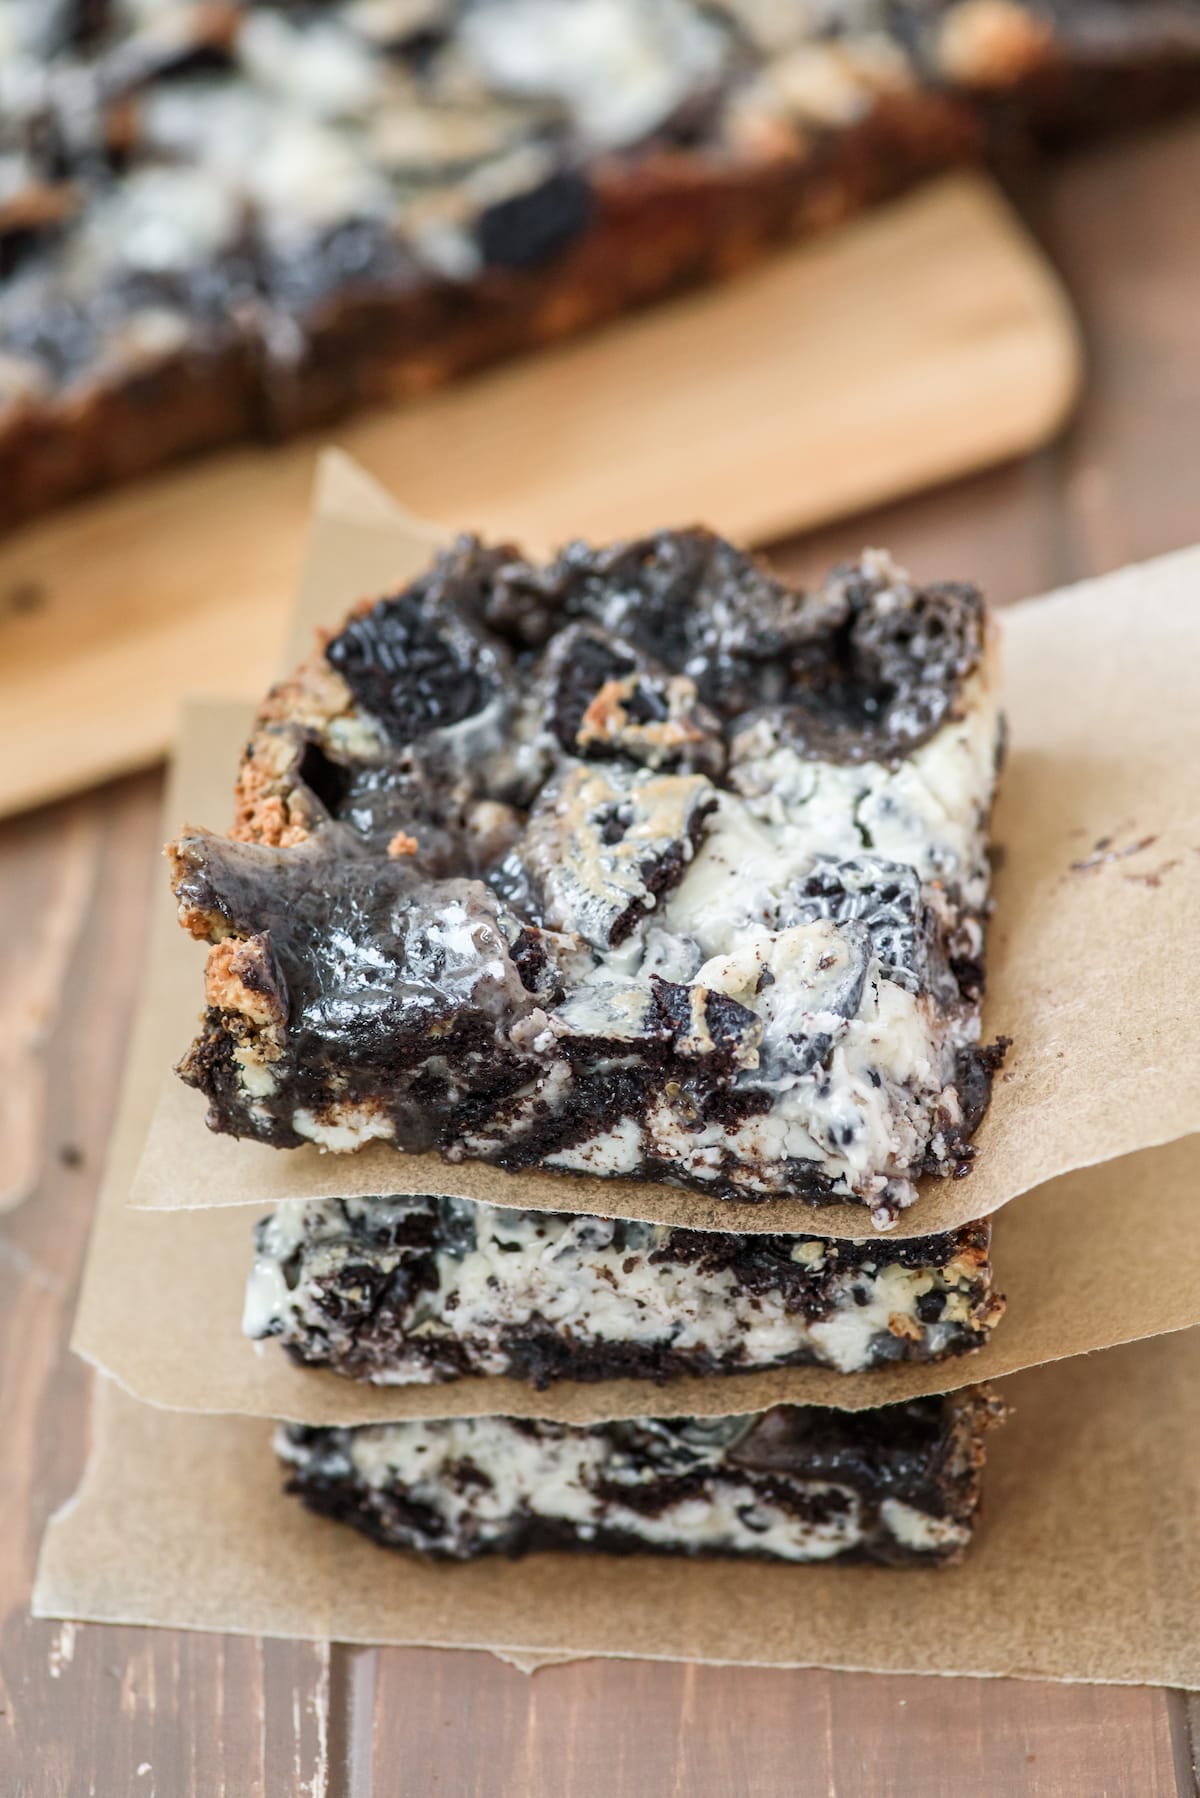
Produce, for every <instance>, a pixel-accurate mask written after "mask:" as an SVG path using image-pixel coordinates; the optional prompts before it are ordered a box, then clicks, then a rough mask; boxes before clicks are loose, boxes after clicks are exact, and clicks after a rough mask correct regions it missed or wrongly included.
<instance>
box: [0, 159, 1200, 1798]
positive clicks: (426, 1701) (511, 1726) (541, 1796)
mask: <svg viewBox="0 0 1200 1798" xmlns="http://www.w3.org/2000/svg"><path fill="white" fill-rule="evenodd" d="M1198 193H1200V127H1197V126H1188V127H1186V128H1184V129H1182V130H1180V129H1175V130H1172V131H1170V132H1168V133H1167V134H1165V135H1163V136H1161V137H1157V138H1153V139H1148V140H1142V141H1140V142H1138V143H1136V144H1133V145H1125V146H1122V147H1120V148H1119V149H1109V150H1106V151H1104V152H1102V153H1099V154H1094V155H1089V156H1087V157H1083V158H1079V159H1076V160H1074V161H1072V162H1070V163H1068V164H1064V165H1062V166H1060V167H1059V168H1058V169H1057V170H1056V171H1055V173H1054V174H1053V175H1052V177H1051V178H1050V179H1049V180H1048V181H1047V182H1045V183H1044V184H1043V185H1042V187H1041V188H1040V191H1039V192H1038V193H1037V195H1036V198H1035V199H1034V200H1033V201H1032V203H1031V206H1030V216H1031V219H1032V221H1033V223H1034V225H1035V228H1036V229H1037V230H1038V231H1039V233H1040V234H1041V236H1042V237H1043V239H1044V241H1045V242H1046V244H1047V246H1048V247H1049V249H1050V251H1051V253H1052V255H1053V256H1054V258H1055V259H1056V261H1057V262H1058V265H1059V267H1060V268H1061V269H1062V271H1063V273H1064V275H1065V277H1066V280H1067V282H1068V284H1069V286H1070V288H1071V290H1072V292H1073V294H1074V296H1075V299H1076V301H1077V304H1078V306H1079V310H1080V313H1081V315H1082V318H1083V322H1084V327H1085V332H1086V335H1087V340H1088V345H1089V353H1090V382H1089V387H1088V396H1087V399H1086V402H1085V405H1084V407H1083V410H1082V413H1081V415H1080V417H1079V418H1078V420H1077V422H1076V424H1075V426H1074V428H1073V429H1072V430H1071V432H1070V434H1069V435H1068V437H1067V438H1066V440H1065V441H1064V442H1062V443H1061V444H1059V445H1058V446H1056V447H1054V448H1052V449H1050V450H1047V451H1045V452H1043V453H1041V454H1040V455H1038V456H1036V457H1033V458H1031V459H1030V460H1028V461H1026V462H1023V463H1021V464H1019V465H1017V466H1012V467H1009V468H1005V469H1002V470H1000V471H998V472H996V473H993V474H990V475H987V476H985V477H981V478H977V479H973V480H971V481H969V482H964V483H962V484H960V485H959V486H957V487H954V488H951V489H947V490H943V491H941V492H938V493H933V494H929V495H927V496H924V497H922V498H920V499H917V500H913V501H910V502H907V503H905V504H903V505H898V506H894V507H892V508H889V509H888V510H887V511H886V512H884V513H882V514H878V515H874V516H872V517H870V518H865V519H855V520H851V521H850V522H849V523H846V524H843V525H839V526H837V527H835V528H830V529H828V530H825V531H823V532H821V533H820V534H819V536H817V537H810V538H807V539H805V540H803V541H801V542H797V543H793V544H789V545H787V546H786V548H785V549H784V550H783V551H782V552H780V553H779V555H778V556H777V560H778V561H779V563H780V565H781V566H782V567H784V568H786V569H787V570H789V571H792V572H795V573H798V574H805V573H809V572H813V571H815V570H817V569H819V568H821V567H823V566H825V565H826V564H827V563H828V562H829V561H831V560H834V559H837V558H838V557H839V556H841V555H843V554H845V553H847V552H851V551H854V550H856V549H857V548H858V547H860V546H861V545H862V544H863V543H885V544H887V545H889V546H890V547H891V548H892V549H893V550H894V551H895V552H896V553H897V554H898V555H899V556H900V557H901V558H902V559H904V560H907V561H909V562H910V563H911V565H912V566H913V567H914V568H915V569H916V570H917V572H918V573H922V574H928V575H942V574H956V573H963V574H967V575H972V576H976V577H978V578H979V579H980V580H981V581H982V582H983V583H984V584H985V586H986V588H987V590H988V592H989V593H990V595H991V596H992V597H993V598H994V599H995V600H997V601H1001V602H1003V601H1006V600H1011V599H1015V598H1018V597H1020V596H1022V595H1025V594H1030V593H1036V592H1038V591H1041V590H1043V589H1045V588H1047V587H1051V586H1054V585H1056V584H1058V583H1060V582H1064V581H1070V580H1074V579H1076V578H1078V577H1080V576H1083V575H1087V574H1092V573H1099V572H1102V571H1103V570H1105V569H1109V568H1113V567H1116V566H1118V565H1119V564H1121V563H1123V562H1126V561H1131V560H1137V559H1139V558H1142V557H1146V556H1150V555H1154V554H1157V553H1158V552H1160V551H1164V550H1169V549H1174V548H1178V547H1180V546H1181V545H1183V544H1186V543H1189V542H1191V541H1193V540H1195V539H1196V538H1198V537H1200V229H1198V228H1197V219H1196V196H1197V194H1198ZM914 428H915V429H919V428H920V427H919V421H914ZM715 522H718V523H719V521H715ZM3 603H4V596H3V595H0V604H3ZM1097 722H1098V726H1100V725H1101V724H1102V721H1099V720H1098V721H1097ZM160 791H161V786H160V777H159V775H158V774H157V773H154V774H146V775H143V776H139V777H136V778H133V779H129V780H124V781H121V782H119V783H115V784H114V785H112V786H109V787H106V788H103V789H101V790H99V791H97V792H93V793H90V794H88V795H86V796H83V797H81V798H79V799H76V800H73V801H71V802H69V803H67V804H63V805H59V806H56V807H53V808H51V809H47V810H45V811H42V812H39V813H35V814H32V815H30V816H27V817H25V818H22V819H19V820H17V821H15V822H12V823H10V824H8V825H5V826H3V827H2V828H0V918H2V919H3V924H4V928H3V930H2V931H0V1183H8V1184H9V1185H11V1186H15V1187H16V1188H17V1189H18V1190H20V1191H21V1192H25V1191H28V1194H29V1196H28V1197H27V1198H25V1200H24V1202H23V1203H22V1204H20V1205H19V1206H18V1207H17V1209H15V1210H14V1211H12V1212H11V1213H9V1214H8V1215H7V1216H6V1217H4V1218H3V1219H2V1220H0V1793H2V1794H3V1798H84V1795H85V1794H95V1795H96V1798H191V1795H195V1798H252V1795H258V1794H262V1795H264V1798H368V1794H371V1795H373V1798H425V1795H426V1794H431V1795H432V1794H446V1795H449V1798H460V1795H461V1798H467V1795H469V1794H470V1795H486V1798H493V1795H495V1798H510V1795H524V1794H529V1795H531V1798H659V1795H660V1794H663V1795H665V1794H675V1795H678V1798H742V1795H746V1798H751V1795H752V1798H809V1795H810V1794H811V1795H812V1798H816V1795H818V1794H820V1795H821V1798H883V1795H884V1794H888V1795H889V1798H942V1795H945V1798H952V1795H953V1798H987V1795H990V1794H999V1793H1029V1794H1056V1795H1063V1798H1066V1795H1071V1798H1074V1795H1077V1794H1078V1795H1083V1798H1099V1795H1101V1794H1104V1795H1106V1798H1118V1795H1121V1798H1124V1795H1128V1798H1148V1795H1156V1794H1169V1795H1172V1798H1175V1795H1180V1798H1182V1795H1186V1798H1197V1794H1200V1777H1198V1773H1197V1765H1196V1760H1197V1749H1198V1748H1200V1711H1198V1709H1197V1705H1196V1701H1195V1699H1189V1698H1187V1697H1186V1696H1185V1695H1183V1694H1181V1693H1175V1692H1168V1691H1159V1690H1152V1689H1148V1688H1142V1687H1088V1686H1063V1685H1052V1684H1038V1683H1034V1682H1028V1681H1017V1680H968V1679H961V1680H941V1679H920V1678H899V1677H872V1676H869V1675H852V1674H829V1673H822V1672H771V1671H763V1670H757V1669H750V1668H745V1669H718V1668H697V1667H684V1666H675V1665H670V1664H650V1663H636V1662H604V1661H588V1662H580V1663H576V1664H573V1665H567V1666H563V1667H560V1668H550V1669H547V1670H545V1671H543V1672H541V1673H539V1674H538V1675H537V1676H536V1677H535V1678H533V1679H529V1678H527V1677H526V1676H525V1675H523V1674H521V1673H519V1672H517V1671H516V1670H515V1669H513V1668H511V1667H509V1666H506V1665H504V1664H503V1663H502V1662H500V1661H498V1660H495V1659H493V1658H492V1657H490V1656H488V1655H486V1654H470V1653H447V1652H435V1651H425V1650H400V1649H387V1650H381V1651H376V1650H362V1649H345V1648H340V1647H330V1646H329V1645H328V1644H326V1643H288V1642H272V1641H254V1640H247V1639H239V1638H236V1637H218V1636H202V1635H188V1634H184V1633H172V1632H168V1631H161V1630H159V1631H155V1630H136V1629H114V1628H108V1627H103V1628H101V1627H87V1626H80V1627H74V1626H71V1625H61V1624H53V1623H44V1622H33V1621H32V1620H31V1619H30V1617H29V1614H28V1609H27V1606H28V1597H29V1591H30V1587H31V1583H32V1578H33V1569H34V1562H35V1558H36V1554H37V1548H38V1543H39V1539H40V1537H41V1532H42V1527H43V1524H44V1522H45V1520H46V1517H47V1516H48V1515H49V1513H50V1512H51V1511H52V1510H53V1509H54V1508H55V1507H57V1506H58V1505H60V1504H61V1503H63V1501H64V1500H65V1499H67V1498H68V1497H69V1495H70V1494H71V1493H72V1491H73V1490H74V1489H75V1487H76V1485H77V1483H78V1480H79V1477H80V1474H81V1471H82V1469H83V1466H84V1463H85V1460H86V1457H87V1452H88V1435H89V1389H90V1385H91V1377H90V1375H89V1373H88V1371H87V1369H86V1368H85V1367H84V1366H83V1365H81V1364H80V1363H78V1362H77V1361H75V1360H74V1358H73V1357H72V1356H71V1354H70V1353H69V1351H68V1350H67V1347H66V1341H67V1336H68V1332H69V1327H70V1319H71V1314H72V1310H73V1307H74V1300H75V1292H76V1287H77V1284H78V1279H79V1272H80V1265H81V1261H82V1257H83V1253H84V1247H85V1243H86V1237H87V1228H88V1220H89V1216H90V1211H91V1206H92V1201H93V1197H94V1194H95V1190H96V1184H97V1179H98V1176H99V1172H100V1167H101V1161H102V1157H103V1154H104V1144H105V1136H106V1132H107V1129H108V1125H109V1119H110V1117H111V1113H112V1108H113V1102H114V1097H115V1092H116V1085H117V1080H118V1076H119V1070H120V1062H121V1055H122V1049H123V1045H124V1041H125V1037H126V1032H127V1028H128V1023H129V1018H130V1015H131V1008H132V1003H133V998H134V991H135V986H136V982H137V977H138V969H139V961H140V957H141V947H142V921H143V918H144V915H145V907H146V901H147V894H148V891H149V883H150V882H151V880H157V879H160V878H162V875H161V868H160V864H159V863H158V862H157V860H156V857H155V854H154V850H155V848H156V843H157V835H158V807H159V801H160ZM913 1596H914V1601H915V1602H917V1603H919V1588H918V1582H917V1581H916V1580H914V1586H913Z"/></svg>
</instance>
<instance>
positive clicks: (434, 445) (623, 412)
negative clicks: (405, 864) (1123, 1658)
mask: <svg viewBox="0 0 1200 1798" xmlns="http://www.w3.org/2000/svg"><path fill="white" fill-rule="evenodd" d="M1077 376H1078V356H1077V344H1076V337H1075V330H1074V325H1073V323H1072V320H1071V318H1070V315H1069V312H1068V310H1067V308H1066V305H1065V302H1064V300H1063V297H1062V294H1061V291H1060V289H1059V287H1058V284H1057V282H1056V280H1055V278H1054V276H1053V274H1052V273H1051V272H1050V270H1049V268H1048V266H1047V265H1046V264H1044V263H1043V262H1042V261H1041V260H1040V258H1039V256H1038V254H1037V252H1036V249H1035V247H1034V246H1033V245H1032V243H1031V242H1030V240H1029V239H1028V238H1027V237H1026V236H1025V235H1024V234H1023V232H1022V231H1021V230H1020V228H1019V227H1018V226H1017V224H1016V222H1015V220H1014V218H1013V216H1012V215H1011V214H1010V213H1009V212H1008V211H1007V209H1006V208H1005V206H1004V203H1003V202H1002V201H1001V200H1000V199H999V197H998V195H997V194H996V193H995V191H994V190H993V189H991V188H989V187H988V186H986V185H985V184H984V183H982V182H981V181H980V180H979V179H978V178H976V177H974V176H965V175H964V176H955V177H952V178H950V179H949V180H947V181H946V182H944V183H939V184H937V185H935V186H933V187H930V188H928V189H925V190H922V191H921V192H919V193H918V194H916V195H914V196H912V197H910V198H909V199H906V200H904V201H901V202H899V203H898V204H897V205H896V206H894V207H890V208H888V209H886V210H884V211H881V212H878V213H874V214H872V215H870V216H869V217H867V218H865V219H863V220H862V221H861V222H859V223H856V224H854V225H852V226H850V227H848V228H847V229H846V230H844V231H842V232H839V233H838V234H836V235H835V236H833V237H831V238H829V239H828V240H826V241H822V242H818V243H815V244H813V245H810V246H808V247H807V248H804V249H801V250H798V251H792V252H789V253H788V254H786V255H783V256H780V257H778V258H775V259H772V260H770V261H769V262H767V263H765V264H764V265H763V266H762V267H761V268H759V269H755V270H753V271H751V272H750V273H748V274H747V275H745V276H743V277H742V278H740V279H739V280H737V281H735V282H732V283H730V284H729V285H728V286H724V287H721V288H718V289H715V290H713V291H711V292H708V293H704V294H701V295H697V296H694V297H691V298H688V299H684V300H681V301H678V302H675V303H674V304H672V305H670V306H668V307H665V308H662V309H659V310H655V311H652V312H650V313H647V314H644V315H642V316H638V317H635V318H631V319H629V320H626V321H624V322H623V323H621V324H620V325H618V326H616V327H614V328H612V329H610V330H608V331H604V332H601V333H600V334H599V335H597V336H594V337H591V338H587V339H585V340H583V341H581V342H579V343H575V344H570V345H568V346H566V347H564V348H562V349H558V350H555V351H553V352H551V353H549V354H547V355H545V356H542V357H540V358H534V359H532V360H529V361H525V362H521V363H518V364H514V365H513V366H512V367H509V368H503V369H500V370H498V371H495V372H493V373H491V374H488V375H485V376H482V377H480V378H478V379H476V380H473V381H469V382H466V383H463V384H462V385H460V386H457V387H454V388H451V389H449V390H447V391H446V392H445V393H441V394H437V395H434V396H432V397H430V398H428V399H425V400H422V401H420V402H419V403H415V404H412V405H410V406H407V407H405V408H404V409H403V410H396V411H392V412H389V413H386V414H376V415H374V416H369V417H366V418H359V419H356V420H354V421H351V422H350V423H348V424H347V425H346V426H345V427H344V429H343V430H341V431H340V433H339V439H340V441H341V442H342V443H343V445H344V447H345V448H346V449H348V450H350V451H351V452H352V453H353V454H354V455H355V456H357V457H358V458H359V459H360V460H361V461H362V462H363V463H364V464H365V465H366V466H367V467H368V468H370V469H372V470H373V472H375V473H376V474H377V475H378V476H379V477H380V478H381V479H382V480H383V481H384V482H385V483H386V484H387V485H388V486H389V487H391V488H392V489H393V490H394V491H395V492H396V493H398V494H400V495H401V496H402V497H403V498H404V499H405V501H406V502H407V504H408V505H409V506H410V507H412V508H413V509H414V510H415V511H417V512H419V513H423V514H424V515H425V516H427V517H429V518H434V519H444V520H446V521H447V522H448V523H450V524H451V525H457V524H459V523H460V522H462V521H469V522H470V523H471V525H472V526H473V527H475V528H477V529H481V530H483V531H484V532H485V533H488V532H492V533H496V534H504V533H511V534H513V535H515V536H516V537H517V538H518V539H519V540H520V541H523V542H525V543H527V544H529V545H531V546H533V547H537V546H545V547H548V546H550V545H552V544H554V543H557V542H560V541H562V540H564V539H566V538H567V537H570V536H572V535H576V536H589V535H590V536H594V537H597V538H600V539H604V538H606V537H613V536H617V535H621V534H629V533H636V532H638V531H640V530H645V529H652V528H655V527H656V526H658V525H660V524H662V523H664V522H677V523H689V522H691V520H692V519H694V518H697V517H716V516H718V515H719V516H720V517H721V519H722V523H723V527H724V529H725V530H726V531H728V532H729V533H730V534H731V535H733V536H736V537H741V538H743V539H746V540H751V539H755V540H761V539H763V538H765V537H767V536H771V535H778V534H779V533H780V532H781V531H783V530H787V529H795V528H798V527H800V526H803V525H807V524H810V523H812V522H813V521H814V520H819V519H824V518H829V517H831V516H834V515H836V514H838V513H842V512H846V511H849V510H852V509H853V508H854V507H855V506H859V505H863V504H865V503H868V502H870V501H873V500H877V499H879V498H881V497H884V496H887V495H892V494H896V493H902V492H908V491H911V490H913V489H914V488H917V487H920V486H921V485H922V484H924V483H927V482H929V481H931V480H941V479H944V478H946V476H947V475H950V474H956V473H959V472H961V471H962V470H964V469H968V468H976V467H979V466H981V465H986V464H988V463H991V462H995V461H997V460H999V459H1001V458H1003V457H1004V456H1008V455H1013V454H1015V453H1016V452H1017V451H1020V450H1026V449H1028V448H1029V447H1030V446H1031V445H1032V444H1035V443H1040V442H1042V441H1044V440H1045V438H1046V437H1047V436H1048V435H1049V434H1050V433H1051V432H1053V431H1054V430H1055V429H1057V428H1058V426H1059V425H1060V424H1061V422H1062V419H1063V417H1064V415H1065V413H1066V411H1067V409H1068V407H1069V405H1070V404H1071V401H1072V399H1073V397H1074V394H1075V391H1076V385H1077ZM313 455H314V445H313V444H312V443H311V442H300V443H296V444H293V445H290V446H288V447H286V448H284V449H279V450H273V451H264V450H250V449H247V450H241V451H238V452H236V453H233V454H229V455H222V456H218V457H216V458H215V459H211V460H207V461H204V462H202V463H200V464H198V465H197V466H195V467H193V468H186V469H183V470H180V471H177V472H174V473H171V474H168V475H165V476H163V477H161V478H159V479H156V480H152V481H148V482H146V483H144V484H142V485H139V486H136V487H133V488H131V489H129V490H127V491H123V492H119V493H117V494H115V495H112V496H109V497H105V498H103V499H100V500H98V501H94V502H91V503H89V504H85V505H83V506H79V507H75V508H73V509H71V510H69V511H67V512H65V513H63V514H61V515H57V516H54V517H51V518H50V519H48V520H46V521H44V522H43V523H40V524H38V525H36V526H34V527H33V528H32V529H30V530H27V531H24V532H22V533H20V534H19V535H18V536H16V537H14V538H13V539H11V540H10V541H8V542H6V543H4V544H3V545H0V812H2V811H11V810H14V809H16V808H17V807H18V806H20V805H23V804H29V803H32V802H34V801H36V800H39V799H46V798H49V797H51V796H53V795H56V794H59V793H62V792H65V791H69V790H71V789H72V788H74V787H77V786H79V785H81V784H85V783H86V782H87V781H89V780H95V779H98V778H102V777H104V776H106V775H109V774H113V773H116V772H119V771H121V770H124V769H128V768H130V767H134V766H137V765H139V764H144V763H146V762H149V761H152V760H154V759H155V758H156V757H158V756H160V755H161V754H162V752H163V750H164V748H165V746H166V744H167V742H168V741H169V739H170V735H171V732H172V730H173V728H174V724H175V716H176V711H177V707H178V703H179V699H180V697H181V696H182V694H183V693H184V692H186V691H196V690H197V689H199V690H204V689H207V690H209V691H226V692H227V691H230V690H233V691H235V692H237V693H239V694H245V695H246V696H247V697H250V696H253V695H255V694H257V693H258V692H260V691H261V690H262V688H263V687H264V686H265V685H266V682H267V679H268V676H269V673H270V671H271V668H272V666H273V661H274V656H275V651H276V646H277V644H278V641H279V637H280V634H281V621H282V617H283V614H284V611H285V609H286V605H287V601H288V597H289V594H290V591H291V588H292V585H293V577H294V573H295V568H296V560H297V555H298V549H299V544H300V541H301V537H302V532H303V525H304V515H305V509H306V506H307V500H308V491H309V486H310V482H311V473H312V466H313ZM6 596H7V604H6ZM18 602H20V603H18Z"/></svg>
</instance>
